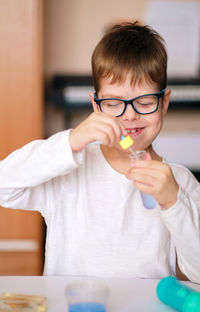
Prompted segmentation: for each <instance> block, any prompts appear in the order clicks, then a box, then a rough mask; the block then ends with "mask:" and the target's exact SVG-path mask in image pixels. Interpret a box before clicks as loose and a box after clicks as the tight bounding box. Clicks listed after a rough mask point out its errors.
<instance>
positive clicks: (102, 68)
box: [92, 22, 167, 92]
mask: <svg viewBox="0 0 200 312" xmlns="http://www.w3.org/2000/svg"><path fill="white" fill-rule="evenodd" d="M128 73H130V74H131V82H132V83H133V84H135V83H136V82H138V83H140V82H141V81H142V80H143V79H146V80H148V81H153V82H155V83H156V84H157V86H158V88H159V90H162V89H164V88H165V87H166V84H167V53H166V49H165V42H164V40H163V38H162V37H161V36H160V35H159V34H158V33H157V32H156V31H155V30H153V29H152V28H151V27H149V26H142V25H140V24H139V23H138V22H135V23H123V24H120V25H115V26H114V27H113V28H112V29H111V30H110V31H109V32H108V33H107V34H105V35H104V37H103V38H102V39H101V40H100V42H99V43H98V44H97V46H96V48H95V50H94V52H93V55H92V75H93V83H94V88H95V91H96V92H98V91H99V88H100V82H101V80H102V79H103V78H105V79H107V78H111V83H115V82H119V83H121V82H123V81H124V79H125V78H126V75H127V74H128Z"/></svg>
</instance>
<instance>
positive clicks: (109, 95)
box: [101, 94, 124, 99]
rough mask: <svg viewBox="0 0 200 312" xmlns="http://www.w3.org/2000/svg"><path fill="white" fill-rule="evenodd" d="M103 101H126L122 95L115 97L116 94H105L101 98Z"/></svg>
mask: <svg viewBox="0 0 200 312" xmlns="http://www.w3.org/2000/svg"><path fill="white" fill-rule="evenodd" d="M101 98H102V99H106V98H115V99H124V97H123V96H121V95H116V94H115V95H114V94H104V95H103V96H101Z"/></svg>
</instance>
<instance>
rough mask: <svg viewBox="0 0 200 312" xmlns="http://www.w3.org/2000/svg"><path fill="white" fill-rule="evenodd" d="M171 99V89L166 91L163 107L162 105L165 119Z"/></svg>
mask: <svg viewBox="0 0 200 312" xmlns="http://www.w3.org/2000/svg"><path fill="white" fill-rule="evenodd" d="M170 98H171V90H170V89H166V91H165V95H164V97H163V105H162V114H163V117H164V116H165V115H166V113H167V110H168V107H169V102H170Z"/></svg>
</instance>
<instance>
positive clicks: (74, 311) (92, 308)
mask: <svg viewBox="0 0 200 312" xmlns="http://www.w3.org/2000/svg"><path fill="white" fill-rule="evenodd" d="M68 312H106V306H105V304H102V303H96V302H80V303H73V304H70V305H69V308H68Z"/></svg>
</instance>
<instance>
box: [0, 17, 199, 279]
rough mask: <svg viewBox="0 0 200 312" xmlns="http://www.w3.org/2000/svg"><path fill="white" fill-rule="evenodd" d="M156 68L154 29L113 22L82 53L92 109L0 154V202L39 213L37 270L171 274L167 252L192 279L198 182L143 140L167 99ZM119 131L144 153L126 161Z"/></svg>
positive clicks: (159, 59) (162, 66)
mask: <svg viewBox="0 0 200 312" xmlns="http://www.w3.org/2000/svg"><path fill="white" fill-rule="evenodd" d="M166 69H167V55H166V51H165V47H164V42H163V40H162V38H161V37H160V36H159V35H158V34H157V33H156V32H155V31H153V30H152V29H151V28H149V27H147V26H140V25H139V24H138V23H133V24H131V23H127V24H123V25H118V26H116V27H114V28H113V29H112V30H111V31H110V32H109V33H107V34H106V35H105V36H104V37H103V38H102V40H101V41H100V42H99V44H98V45H97V47H96V48H95V50H94V53H93V56H92V71H93V79H94V88H95V94H90V99H91V102H92V105H93V109H94V112H93V113H92V114H91V115H90V116H89V117H88V118H87V119H86V120H84V121H83V122H82V123H81V124H80V125H78V126H77V127H76V128H75V129H72V130H67V131H63V132H60V133H57V134H55V135H53V136H52V137H50V138H49V139H48V140H37V141H33V142H31V143H29V144H27V145H26V146H24V147H23V148H21V149H20V150H17V151H15V152H14V153H12V154H11V155H10V156H8V157H7V158H6V159H5V160H3V161H2V162H1V164H0V205H2V206H4V207H11V208H20V209H29V210H39V211H40V212H41V214H42V215H43V217H44V218H45V222H46V224H47V240H46V259H45V270H44V274H48V275H61V274H62V275H87V276H98V277H142V278H162V277H164V276H167V275H175V274H176V258H177V260H178V263H179V266H180V268H181V270H182V272H183V273H184V274H185V275H186V276H187V277H188V278H189V279H190V280H191V281H193V282H197V283H198V282H200V235H199V230H200V225H199V218H200V217H199V216H200V184H199V183H198V181H197V180H196V179H195V178H194V177H193V175H192V174H191V173H190V172H189V171H188V170H187V169H186V168H184V167H182V166H179V165H176V164H168V163H167V162H166V161H165V160H163V159H162V158H161V157H160V156H159V155H157V154H156V152H155V151H154V150H153V148H152V142H153V140H154V139H155V138H156V136H157V135H158V134H159V132H160V130H161V127H162V122H163V118H164V116H165V114H166V112H167V109H168V105H169V100H170V90H167V89H165V88H166V83H167V81H166V80H167V79H166ZM123 100H126V101H123ZM127 100H128V101H127ZM128 134H129V135H130V136H131V137H132V138H133V139H134V145H133V146H134V149H135V150H146V151H147V152H148V153H147V160H139V161H134V163H133V164H132V166H131V165H130V160H129V154H128V151H127V150H125V151H124V150H122V149H121V147H120V145H119V141H120V137H121V135H124V136H126V135H128ZM95 141H100V142H101V143H102V144H101V145H98V144H90V143H93V142H95ZM139 191H143V192H145V193H147V194H150V195H152V196H153V197H154V198H155V199H156V201H157V203H158V204H157V206H156V208H155V209H153V210H147V209H145V208H144V207H143V204H142V201H141V197H140V194H139Z"/></svg>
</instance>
